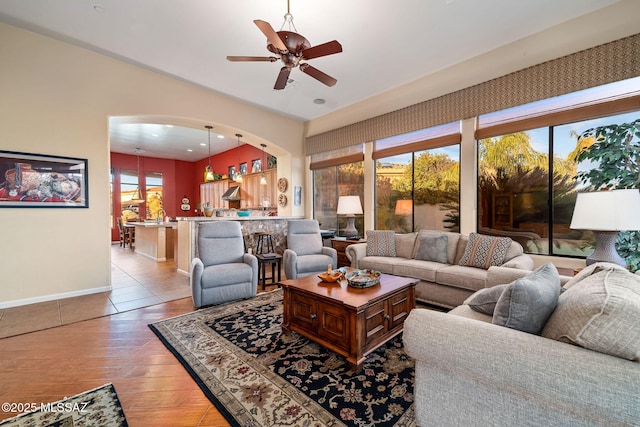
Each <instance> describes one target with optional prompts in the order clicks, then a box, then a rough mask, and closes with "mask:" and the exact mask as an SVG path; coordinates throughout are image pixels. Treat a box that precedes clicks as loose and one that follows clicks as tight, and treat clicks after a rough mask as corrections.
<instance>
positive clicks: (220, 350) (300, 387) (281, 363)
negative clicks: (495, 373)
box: [149, 289, 415, 427]
mask: <svg viewBox="0 0 640 427" xmlns="http://www.w3.org/2000/svg"><path fill="white" fill-rule="evenodd" d="M281 323H282V290H281V289H277V290H275V291H273V292H268V293H261V294H259V295H258V296H257V297H255V298H253V299H251V300H244V301H241V302H235V303H231V304H227V305H222V306H217V307H211V308H206V309H202V310H198V311H196V312H193V313H188V314H185V315H182V316H178V317H174V318H171V319H167V320H163V321H161V322H157V323H153V324H151V325H149V327H150V328H151V329H152V330H153V331H154V332H155V333H156V334H157V335H158V337H159V338H160V339H161V340H162V341H163V343H164V344H165V345H166V346H167V347H168V348H169V349H170V350H171V351H172V352H173V353H174V354H175V355H176V357H177V358H178V359H179V360H180V361H181V362H182V364H183V365H184V366H185V368H186V369H187V370H188V371H189V373H190V374H191V375H192V376H193V378H194V379H195V380H196V381H197V383H198V384H199V385H200V387H201V388H202V390H203V391H204V392H205V394H206V395H207V396H208V398H209V399H210V400H211V401H212V402H213V404H214V405H216V407H217V408H218V410H220V412H221V413H222V414H223V415H224V416H225V417H226V418H227V420H228V421H229V422H230V423H231V424H232V425H235V426H265V427H267V426H343V425H344V426H384V427H387V426H415V418H414V412H413V383H414V365H413V361H412V360H411V359H409V358H408V357H407V355H406V354H405V352H404V350H403V347H402V337H401V336H398V337H396V338H395V339H393V340H392V341H389V342H388V343H387V345H386V346H382V347H380V348H379V349H378V350H377V351H375V352H374V353H371V354H370V355H369V356H367V360H366V362H365V363H364V366H363V368H362V369H361V370H360V372H358V373H354V372H352V371H351V370H349V365H348V364H347V363H346V360H345V359H344V358H343V357H342V356H338V355H336V354H335V353H333V352H331V351H328V350H325V349H324V348H323V347H321V346H319V345H317V344H315V343H313V342H312V341H309V340H308V339H306V338H304V337H302V336H301V335H298V334H297V333H295V332H292V333H290V334H286V335H285V334H282V331H281Z"/></svg>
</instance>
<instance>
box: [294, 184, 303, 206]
mask: <svg viewBox="0 0 640 427" xmlns="http://www.w3.org/2000/svg"><path fill="white" fill-rule="evenodd" d="M301 204H302V187H297V186H296V187H293V205H294V206H300V205H301Z"/></svg>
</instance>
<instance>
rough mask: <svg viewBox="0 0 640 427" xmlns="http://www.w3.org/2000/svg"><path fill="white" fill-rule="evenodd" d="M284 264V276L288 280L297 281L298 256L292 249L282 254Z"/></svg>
mask: <svg viewBox="0 0 640 427" xmlns="http://www.w3.org/2000/svg"><path fill="white" fill-rule="evenodd" d="M282 263H283V264H284V275H285V276H286V278H287V279H297V278H298V271H297V269H296V264H297V263H298V254H296V253H295V252H294V251H292V250H291V249H285V250H284V252H283V253H282Z"/></svg>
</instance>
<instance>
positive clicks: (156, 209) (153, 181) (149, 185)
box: [145, 172, 166, 219]
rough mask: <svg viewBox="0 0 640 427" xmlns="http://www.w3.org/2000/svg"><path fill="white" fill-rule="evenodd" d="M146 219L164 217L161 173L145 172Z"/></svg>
mask: <svg viewBox="0 0 640 427" xmlns="http://www.w3.org/2000/svg"><path fill="white" fill-rule="evenodd" d="M145 188H146V191H147V194H146V202H147V203H146V208H147V209H146V210H147V219H164V216H165V215H166V212H165V211H164V207H163V198H162V173H161V172H145Z"/></svg>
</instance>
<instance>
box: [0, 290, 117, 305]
mask: <svg viewBox="0 0 640 427" xmlns="http://www.w3.org/2000/svg"><path fill="white" fill-rule="evenodd" d="M112 289H113V288H112V287H111V285H109V286H102V287H100V288H91V289H83V290H81V291H73V292H63V293H60V294H51V295H43V296H41V297H33V298H24V299H17V300H13V301H5V302H0V310H1V309H5V308H11V307H19V306H21V305H28V304H36V303H39V302H47V301H54V300H58V299H64V298H72V297H80V296H83V295H89V294H97V293H100V292H108V291H110V290H112Z"/></svg>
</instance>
